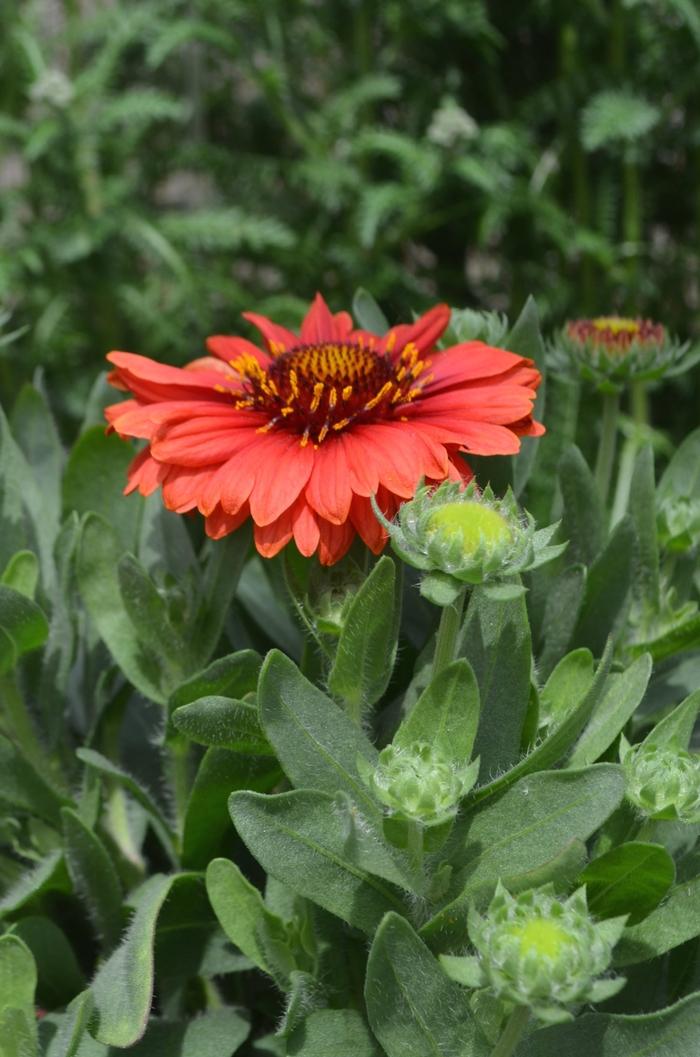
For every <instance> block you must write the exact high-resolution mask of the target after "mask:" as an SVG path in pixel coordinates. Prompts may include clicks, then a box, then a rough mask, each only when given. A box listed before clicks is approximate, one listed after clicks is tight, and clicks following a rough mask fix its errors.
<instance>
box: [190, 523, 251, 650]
mask: <svg viewBox="0 0 700 1057" xmlns="http://www.w3.org/2000/svg"><path fill="white" fill-rule="evenodd" d="M251 534H252V529H251V526H250V524H249V523H246V524H244V525H243V526H241V528H239V529H238V531H237V532H232V533H231V534H230V535H228V536H226V537H225V539H222V540H216V541H214V540H209V541H208V544H207V549H206V552H205V557H206V563H205V566H204V574H203V576H202V577H201V584H200V589H201V601H200V604H199V607H198V610H197V614H196V616H195V619H194V620H193V621H192V626H191V628H190V629H189V639H190V642H189V646H190V651H191V654H192V657H193V659H194V661H195V663H196V665H197V666H201V665H204V664H206V663H207V661H208V660H209V658H210V657H211V655H212V653H213V652H214V650H215V649H216V645H217V643H218V641H219V639H220V637H221V631H222V628H223V626H224V620H225V619H226V614H227V612H228V610H229V606H230V605H231V600H232V598H233V596H234V594H235V592H236V588H237V586H238V581H239V579H240V576H241V572H242V571H243V566H244V564H245V560H246V558H247V557H248V552H249V550H250V541H251Z"/></svg>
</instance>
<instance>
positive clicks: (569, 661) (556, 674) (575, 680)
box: [540, 648, 594, 726]
mask: <svg viewBox="0 0 700 1057" xmlns="http://www.w3.org/2000/svg"><path fill="white" fill-rule="evenodd" d="M593 675H594V664H593V654H592V653H591V651H590V650H587V649H585V648H584V649H581V650H572V652H571V653H567V655H566V656H565V657H562V659H561V660H560V661H559V663H558V664H557V665H556V667H555V668H554V669H553V671H552V672H551V673H550V675H549V677H548V679H547V681H546V683H545V684H544V686H543V687H542V692H541V694H540V717H541V719H543V720H546V722H547V724H548V725H549V724H552V725H553V726H558V725H559V724H560V723H561V722H562V721H563V720H564V719H565V718H566V717H567V716H568V715H569V713H570V712H573V710H574V709H575V708H576V706H577V705H578V703H579V702H580V701H581V699H582V697H583V696H584V694H585V693H587V691H588V689H589V688H590V685H591V683H592V682H593Z"/></svg>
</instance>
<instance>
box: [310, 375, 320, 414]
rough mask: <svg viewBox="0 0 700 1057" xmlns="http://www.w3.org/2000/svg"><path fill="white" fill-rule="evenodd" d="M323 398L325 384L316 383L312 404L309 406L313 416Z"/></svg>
mask: <svg viewBox="0 0 700 1057" xmlns="http://www.w3.org/2000/svg"><path fill="white" fill-rule="evenodd" d="M322 396H323V382H316V384H315V385H314V396H313V400H312V401H311V404H310V405H309V411H311V413H312V414H313V412H314V411H318V406H319V404H320V403H321V397H322Z"/></svg>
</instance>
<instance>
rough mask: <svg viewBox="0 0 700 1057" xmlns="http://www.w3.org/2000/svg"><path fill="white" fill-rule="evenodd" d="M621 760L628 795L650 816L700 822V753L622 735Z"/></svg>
mask: <svg viewBox="0 0 700 1057" xmlns="http://www.w3.org/2000/svg"><path fill="white" fill-rule="evenodd" d="M620 760H621V762H622V765H623V767H624V770H625V778H626V780H627V799H628V800H629V801H630V803H631V804H634V806H635V807H636V808H638V809H639V810H640V811H641V812H643V814H645V815H646V816H647V817H648V818H651V819H664V818H665V819H677V820H678V821H679V822H688V823H694V822H700V756H698V754H697V753H690V752H685V751H684V750H683V749H680V748H676V747H675V746H673V745H654V744H653V743H648V742H641V743H640V744H639V745H630V744H629V742H628V741H627V740H626V739H625V738H624V737H623V738H622V740H621V743H620Z"/></svg>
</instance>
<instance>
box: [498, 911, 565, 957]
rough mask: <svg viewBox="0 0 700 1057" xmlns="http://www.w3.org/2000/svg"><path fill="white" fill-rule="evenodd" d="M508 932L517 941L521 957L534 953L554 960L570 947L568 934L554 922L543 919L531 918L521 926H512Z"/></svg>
mask: <svg viewBox="0 0 700 1057" xmlns="http://www.w3.org/2000/svg"><path fill="white" fill-rule="evenodd" d="M509 931H510V934H511V936H513V938H514V939H516V940H518V941H519V943H520V951H521V953H522V954H523V955H526V954H528V953H529V952H530V951H535V953H536V954H539V955H541V956H543V957H545V958H552V959H556V958H558V957H559V955H560V954H561V953H562V951H563V950H564V949H565V948H566V947H569V946H570V945H571V937H570V936H569V934H568V933H567V932H566V931H565V930H564V929H563V928H561V926H560V925H558V924H557V923H556V922H555V921H547V920H546V919H545V918H532V919H531V920H530V921H526V922H524V923H523V924H520V925H513V926H512V927H511V929H510V930H509Z"/></svg>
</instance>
